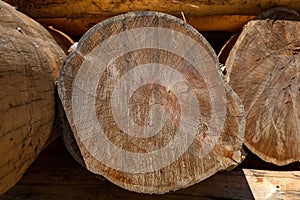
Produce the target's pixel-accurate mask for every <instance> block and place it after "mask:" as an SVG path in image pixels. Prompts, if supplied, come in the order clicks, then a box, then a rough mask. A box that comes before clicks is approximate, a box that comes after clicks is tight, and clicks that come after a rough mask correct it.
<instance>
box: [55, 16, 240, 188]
mask: <svg viewBox="0 0 300 200" xmlns="http://www.w3.org/2000/svg"><path fill="white" fill-rule="evenodd" d="M58 91H59V95H60V98H61V101H62V104H63V107H64V110H65V112H66V115H67V118H68V120H69V122H70V125H71V128H72V131H73V133H74V136H75V140H76V142H77V145H78V146H79V149H80V152H81V155H82V157H83V159H84V162H85V165H86V167H87V169H88V170H90V171H92V172H94V173H96V174H100V175H103V176H104V177H105V178H107V179H108V180H110V181H111V182H113V183H115V184H117V185H119V186H121V187H123V188H126V189H128V190H133V191H137V192H143V193H165V192H168V191H171V190H176V189H180V188H184V187H187V186H189V185H192V184H194V183H197V182H199V181H201V180H203V179H205V178H207V177H209V176H211V175H212V174H214V173H216V172H217V171H219V170H222V169H225V168H228V167H233V166H235V165H237V164H238V163H239V162H240V161H241V160H242V158H243V156H242V150H241V149H242V146H241V144H242V141H243V133H244V122H245V121H244V113H243V106H242V104H241V102H240V101H239V99H238V97H237V96H236V95H235V93H234V92H233V91H232V90H231V88H230V87H229V86H228V85H227V84H226V82H225V81H224V79H223V76H222V75H221V72H220V71H219V70H218V61H217V58H216V55H215V53H214V51H213V50H212V48H211V47H210V45H209V44H208V42H207V41H206V40H205V39H204V38H203V37H202V36H201V35H200V34H199V33H198V32H197V31H196V30H195V29H193V28H192V27H191V26H189V25H187V24H185V23H184V22H183V21H182V20H180V19H178V18H175V17H172V16H170V15H167V14H163V13H157V12H135V13H127V14H125V15H120V16H117V17H114V18H111V19H108V20H106V21H104V22H102V23H99V24H97V25H96V26H94V27H93V28H92V29H90V30H89V31H88V32H87V33H86V34H85V35H84V36H83V37H82V38H81V39H80V41H79V44H78V46H77V49H76V50H75V52H74V53H73V54H71V55H69V57H68V58H67V60H66V62H65V64H64V66H63V68H62V71H61V77H60V79H59V90H58Z"/></svg>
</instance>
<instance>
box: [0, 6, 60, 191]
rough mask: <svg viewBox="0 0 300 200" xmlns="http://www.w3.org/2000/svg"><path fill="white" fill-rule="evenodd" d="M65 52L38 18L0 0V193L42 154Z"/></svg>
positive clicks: (47, 135)
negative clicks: (55, 85)
mask: <svg viewBox="0 0 300 200" xmlns="http://www.w3.org/2000/svg"><path fill="white" fill-rule="evenodd" d="M64 59H65V55H64V53H63V51H62V50H61V49H60V47H59V46H58V45H57V43H56V42H55V41H54V39H53V38H52V37H51V35H50V34H49V33H48V32H47V31H46V30H45V29H44V28H43V27H42V26H41V25H39V24H38V23H37V22H35V21H33V20H32V19H30V18H29V17H27V16H25V15H24V14H21V13H19V12H18V11H16V10H15V9H14V8H13V7H11V6H9V5H8V4H6V3H4V2H2V1H0V91H1V98H0V112H1V115H0V194H2V193H4V192H5V191H7V190H8V189H9V188H10V187H12V186H13V185H14V184H15V183H16V182H17V181H18V180H19V179H20V178H21V176H22V175H23V173H24V172H25V171H26V169H27V168H28V167H29V165H30V164H31V163H32V162H33V161H34V159H35V158H36V157H37V155H38V153H39V152H40V151H41V149H42V148H43V146H44V144H45V142H46V140H47V139H48V137H49V135H50V132H51V129H52V125H53V120H54V81H55V75H56V74H58V69H59V67H60V66H61V65H62V63H63V60H64Z"/></svg>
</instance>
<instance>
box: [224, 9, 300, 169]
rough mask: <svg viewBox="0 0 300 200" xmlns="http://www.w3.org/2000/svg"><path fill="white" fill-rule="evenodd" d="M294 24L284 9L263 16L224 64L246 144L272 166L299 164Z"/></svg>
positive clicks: (299, 81) (297, 25) (298, 58)
mask: <svg viewBox="0 0 300 200" xmlns="http://www.w3.org/2000/svg"><path fill="white" fill-rule="evenodd" d="M299 20H300V17H299V14H298V13H297V12H295V11H293V10H289V9H285V8H275V9H271V10H269V11H266V12H264V13H262V14H261V15H259V16H258V17H257V19H256V20H253V21H251V22H249V23H248V24H247V25H246V27H245V29H244V30H243V32H242V33H241V35H240V37H239V38H238V40H237V42H236V44H235V45H234V47H233V49H232V50H231V52H230V55H229V57H228V59H227V61H226V66H227V69H228V70H227V77H226V78H227V80H228V82H229V84H230V85H231V86H232V87H233V89H234V91H235V92H237V94H238V95H239V96H240V98H241V99H242V101H243V104H244V106H245V111H246V115H247V118H246V132H245V144H246V146H247V147H248V148H249V149H250V150H251V151H252V152H254V153H255V154H257V155H258V156H259V157H260V158H261V159H263V160H265V161H267V162H272V163H274V164H277V165H285V164H288V163H290V162H294V161H299V160H300V137H299V135H300V126H299V124H300V118H299V116H300V104H299V102H300V89H299V85H300V65H299V63H300V53H299V52H300V35H299V32H300V22H299Z"/></svg>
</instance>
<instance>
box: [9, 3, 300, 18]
mask: <svg viewBox="0 0 300 200" xmlns="http://www.w3.org/2000/svg"><path fill="white" fill-rule="evenodd" d="M5 1H6V2H8V3H10V4H12V5H14V6H16V8H17V9H19V10H20V11H22V12H25V13H28V14H29V15H30V16H32V17H34V18H49V17H53V18H57V17H69V18H80V17H81V16H84V15H86V14H87V13H90V14H94V15H95V16H113V15H118V14H122V13H126V12H130V11H139V10H153V11H159V12H165V13H169V14H172V15H178V16H180V15H181V12H183V13H184V14H185V15H186V16H204V15H206V16H207V15H257V14H259V13H260V12H262V11H264V10H266V9H269V8H272V7H274V6H284V7H288V8H292V9H295V10H297V11H300V2H298V1H295V0H244V1H243V2H242V3H241V1H240V0H176V1H174V0H165V1H164V2H161V1H160V0H123V1H119V2H111V1H103V0H87V1H78V0H64V1H53V0H31V1H26V0H5ZM87 11H88V12H87Z"/></svg>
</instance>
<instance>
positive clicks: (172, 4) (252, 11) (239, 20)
mask: <svg viewBox="0 0 300 200" xmlns="http://www.w3.org/2000/svg"><path fill="white" fill-rule="evenodd" d="M5 1H6V2H8V3H10V4H11V5H14V6H16V8H17V9H19V10H20V11H21V12H24V13H26V14H28V15H29V16H31V17H33V18H34V19H36V20H37V21H38V22H40V23H41V24H44V25H47V26H51V25H52V26H55V27H57V28H58V29H60V30H62V31H64V32H65V33H67V34H69V35H80V36H81V35H82V34H84V33H85V32H86V31H87V30H88V29H89V28H91V27H92V26H93V25H94V24H97V23H98V22H100V21H102V20H103V19H105V18H108V17H111V16H115V15H118V14H122V13H126V12H130V11H138V10H152V11H158V12H165V13H169V14H172V15H175V16H177V17H180V16H181V12H183V13H184V14H185V16H186V18H187V22H188V23H189V24H191V25H192V26H193V27H195V28H196V29H198V30H200V31H232V32H236V31H238V30H240V29H241V28H242V26H243V25H244V24H245V23H246V22H248V21H249V20H251V19H253V16H256V15H257V14H259V13H260V12H262V11H264V10H266V9H269V8H272V7H275V6H284V7H288V8H292V9H295V10H297V11H300V2H298V1H295V0H244V1H243V2H242V3H241V1H240V0H205V1H203V0H201V1H200V0H196V1H195V0H165V1H164V2H163V3H162V2H161V1H160V0H133V1H132V0H125V1H119V2H114V1H103V0H87V1H78V0H66V1H53V0H31V1H27V0H5Z"/></svg>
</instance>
